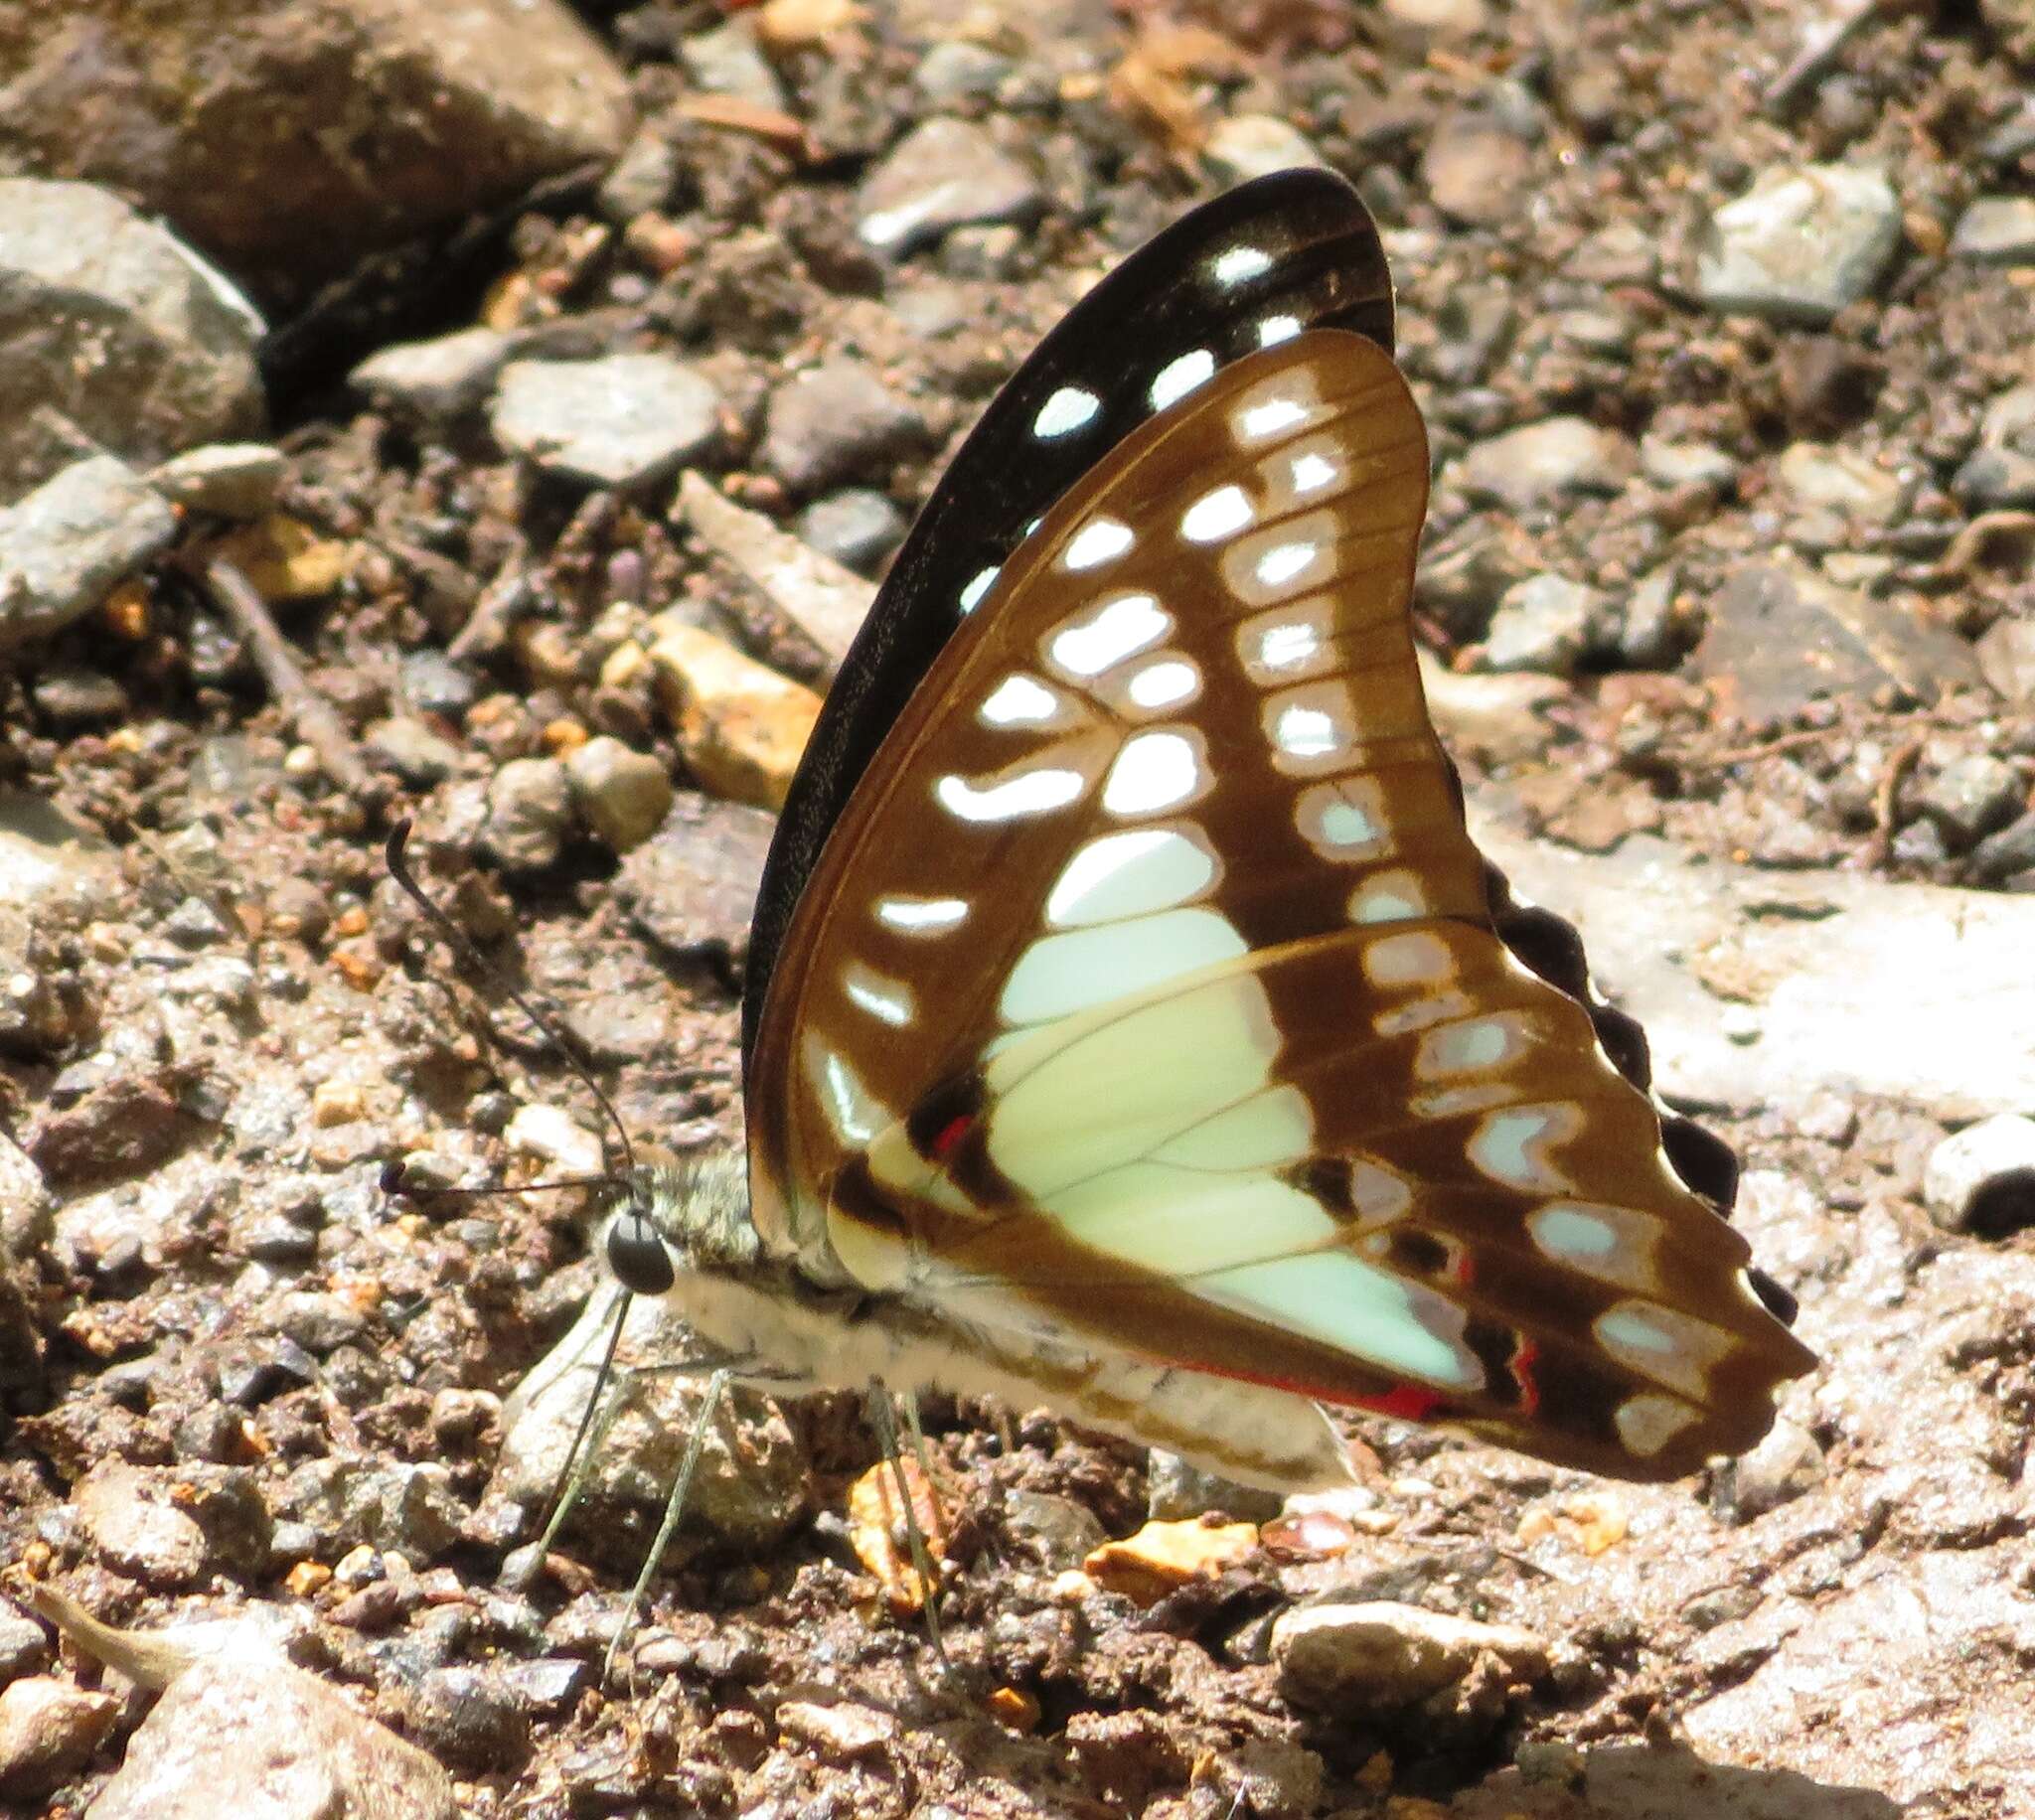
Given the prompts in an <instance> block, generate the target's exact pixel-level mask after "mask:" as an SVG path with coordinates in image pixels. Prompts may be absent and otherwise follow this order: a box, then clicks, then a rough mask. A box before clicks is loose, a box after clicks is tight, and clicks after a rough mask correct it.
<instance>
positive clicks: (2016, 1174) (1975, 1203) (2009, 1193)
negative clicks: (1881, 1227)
mask: <svg viewBox="0 0 2035 1820" xmlns="http://www.w3.org/2000/svg"><path fill="white" fill-rule="evenodd" d="M1922 1199H1923V1203H1924V1205H1926V1206H1927V1207H1928V1208H1929V1217H1930V1218H1931V1219H1933V1220H1934V1221H1935V1222H1936V1223H1937V1224H1938V1225H1939V1226H1941V1227H1942V1228H1943V1229H1944V1230H1945V1231H1946V1232H1968V1233H1973V1234H1975V1235H1976V1236H1977V1237H1979V1238H1982V1239H2002V1238H2005V1237H2007V1236H2008V1235H2009V1234H2011V1233H2016V1232H2022V1231H2025V1230H2026V1229H2027V1228H2028V1227H2030V1226H2035V1120H2030V1119H2025V1118H2022V1117H2021V1116H2020V1115H2019V1114H2017V1113H1999V1114H1996V1115H1995V1116H1994V1117H1992V1118H1990V1119H1985V1120H1981V1121H1980V1122H1979V1123H1978V1124H1976V1125H1968V1126H1966V1127H1965V1128H1964V1129H1963V1130H1962V1131H1961V1132H1958V1133H1957V1135H1956V1136H1955V1137H1946V1138H1945V1139H1944V1140H1943V1142H1941V1143H1940V1144H1938V1145H1937V1146H1936V1148H1935V1149H1934V1150H1932V1151H1931V1152H1930V1154H1929V1161H1928V1162H1927V1163H1926V1164H1925V1165H1924V1166H1923V1171H1922Z"/></svg>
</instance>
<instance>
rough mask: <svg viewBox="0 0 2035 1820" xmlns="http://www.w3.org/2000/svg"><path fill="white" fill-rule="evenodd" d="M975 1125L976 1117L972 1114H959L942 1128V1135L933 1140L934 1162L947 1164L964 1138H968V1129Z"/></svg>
mask: <svg viewBox="0 0 2035 1820" xmlns="http://www.w3.org/2000/svg"><path fill="white" fill-rule="evenodd" d="M974 1123H975V1117H974V1115H973V1114H971V1113H957V1114H956V1115H955V1116H954V1117H953V1118H951V1119H949V1120H948V1121H947V1123H946V1124H945V1125H944V1126H943V1127H942V1128H941V1130H940V1135H939V1136H938V1137H935V1138H934V1139H933V1144H932V1150H933V1156H932V1159H933V1161H934V1162H945V1161H946V1160H947V1158H948V1157H950V1156H952V1155H953V1154H954V1152H955V1150H956V1149H957V1148H958V1147H959V1146H960V1143H961V1140H962V1138H964V1137H967V1136H968V1128H969V1127H970V1126H972V1125H973V1124H974Z"/></svg>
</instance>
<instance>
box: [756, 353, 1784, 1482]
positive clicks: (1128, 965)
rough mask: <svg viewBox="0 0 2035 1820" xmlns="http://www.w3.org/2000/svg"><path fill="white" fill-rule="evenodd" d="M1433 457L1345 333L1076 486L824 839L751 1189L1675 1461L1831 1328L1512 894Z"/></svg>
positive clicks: (1050, 1320) (768, 1058) (1728, 1434)
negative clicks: (1516, 913) (1453, 722)
mask: <svg viewBox="0 0 2035 1820" xmlns="http://www.w3.org/2000/svg"><path fill="white" fill-rule="evenodd" d="M1426 483H1427V452H1426V442H1425V437H1424V434H1423V431H1422V428H1421V424H1420V419H1419V414H1418V412H1417V410H1416V409H1415V407H1414V405H1413V402H1412V399H1411V396H1410V394H1409V393H1408V392H1407V390H1406V387H1405V383H1404V381H1403V379H1401V378H1400V376H1399V375H1398V373H1397V371H1396V370H1395V369H1394V368H1393V366H1392V364H1391V362H1390V360H1389V358H1387V356H1386V355H1385V354H1384V353H1383V352H1382V351H1381V350H1380V349H1379V348H1378V347H1377V346H1376V345H1375V344H1374V343H1372V342H1370V341H1368V340H1366V339H1364V338H1361V337H1358V336H1354V335H1349V334H1345V333H1340V332H1336V331H1310V332H1308V333H1305V334H1303V335H1301V336H1299V337H1297V338H1295V339H1293V340H1291V341H1289V342H1286V343H1284V344H1282V345H1278V346H1275V347H1273V348H1271V349H1269V350H1265V351H1262V352H1259V353H1256V354H1252V355H1249V356H1247V357H1246V358H1244V359H1242V360H1239V361H1237V362H1235V363H1234V364H1232V365H1229V366H1226V367H1224V368H1222V369H1221V370H1220V371H1219V372H1217V373H1216V374H1215V375H1214V376H1213V377H1211V378H1209V379H1205V380H1204V381H1203V382H1202V383H1201V384H1200V385H1199V386H1198V388H1196V389H1195V390H1194V391H1193V393H1192V394H1191V396H1189V397H1187V398H1184V399H1182V400H1177V401H1174V402H1173V403H1172V405H1171V407H1170V408H1169V409H1167V410H1166V411H1165V412H1164V413H1162V415H1161V416H1160V417H1158V418H1157V419H1154V420H1152V421H1149V422H1147V423H1145V424H1143V425H1142V426H1141V427H1139V428H1136V429H1134V430H1133V431H1131V433H1130V434H1129V435H1128V436H1127V437H1125V438H1124V439H1123V440H1122V441H1121V442H1120V443H1119V444H1118V445H1117V447H1116V448H1115V450H1114V452H1113V453H1112V454H1111V455H1110V456H1109V457H1108V459H1107V460H1106V461H1104V462H1103V463H1102V464H1101V465H1100V466H1099V467H1097V468H1095V469H1093V470H1091V471H1090V472H1089V473H1088V474H1086V475H1085V476H1084V477H1083V478H1082V479H1080V480H1079V481H1078V482H1076V483H1075V485H1074V487H1073V489H1072V491H1071V492H1069V493H1068V494H1067V495H1066V497H1065V498H1064V499H1063V500H1062V501H1061V503H1060V505H1059V506H1058V507H1056V508H1055V509H1054V510H1053V511H1052V512H1051V513H1050V514H1049V515H1048V516H1047V518H1046V520H1045V522H1044V524H1043V525H1042V526H1041V527H1040V528H1039V530H1038V531H1037V532H1036V533H1035V534H1034V535H1033V536H1031V537H1030V538H1028V539H1026V541H1025V542H1024V543H1023V544H1022V546H1021V547H1020V548H1019V549H1018V550H1017V553H1016V554H1015V555H1014V556H1013V557H1011V558H1010V559H1009V561H1008V563H1007V564H1006V566H1005V569H1004V572H1003V573H1002V574H1001V575H1000V576H999V577H998V579H997V580H996V582H995V583H994V585H993V586H991V587H990V588H989V589H988V590H987V592H986V595H985V598H984V599H983V600H982V602H981V604H980V608H979V611H978V613H977V614H976V615H975V616H974V617H973V618H972V619H970V620H969V621H968V622H967V623H966V624H965V625H964V626H963V627H962V629H961V630H960V631H959V632H957V633H956V634H955V635H954V636H953V637H952V638H951V639H950V640H949V641H948V642H947V643H946V644H945V645H944V647H943V648H942V649H941V650H940V652H939V653H938V654H937V655H936V657H935V658H934V659H933V661H932V662H931V664H930V665H929V666H928V668H927V669H926V671H925V674H924V676H923V678H922V679H921V681H920V683H919V685H918V687H917V688H916V689H915V691H914V692H913V693H912V694H911V695H910V697H909V698H908V699H907V700H906V701H905V703H904V704H903V706H902V708H901V710H900V712H899V713H898V716H897V719H896V723H895V725H894V727H893V728H892V729H891V732H890V734H889V736H888V738H887V739H886V740H885V742H884V743H883V745H882V747H881V749H880V752H879V753H878V754H877V756H876V758H875V760H874V762H873V763H872V764H870V765H869V767H868V768H867V769H866V771H865V772H864V774H863V777H862V780H861V785H860V787H859V788H858V789H857V790H856V791H855V792H854V793H853V795H852V796H850V797H849V798H848V800H847V801H846V803H845V805H844V806H843V807H842V808H841V809H840V811H839V814H838V822H837V825H836V828H835V831H834V834H833V837H832V839H831V840H830V842H829V843H828V845H827V846H826V849H825V851H824V852H823V854H822V855H821V857H820V859H819V861H818V863H817V865H816V866H815V867H814V868H813V869H812V871H811V874H810V876H809V878H808V879H807V881H806V885H805V889H804V892H803V895H802V897H801V898H800V900H799V903H798V905H797V908H796V912H795V914H794V916H793V919H792V921H791V923H790V925H789V927H788V940H787V942H786V944H785V945H784V947H783V949H782V951H781V954H780V957H779V961H778V966H777V972H776V974H775V976H774V977H773V979H772V981H771V986H770V991H769V994H768V997H767V1000H766V1002H765V1003H764V1005H763V1012H762V1016H761V1020H760V1023H759V1025H758V1029H757V1040H756V1045H755V1048H754V1050H753V1052H752V1054H751V1056H750V1080H751V1099H750V1120H751V1143H752V1159H753V1160H752V1189H753V1199H754V1202H755V1210H756V1217H757V1220H758V1224H759V1228H760V1229H762V1230H763V1231H764V1232H765V1233H766V1235H773V1236H775V1237H777V1238H778V1239H779V1240H780V1242H785V1243H789V1244H790V1245H792V1246H794V1247H795V1248H796V1249H797V1250H798V1251H799V1253H800V1255H801V1257H802V1258H803V1259H804V1260H805V1261H806V1262H807V1264H808V1266H809V1267H810V1268H811V1269H813V1270H814V1272H815V1274H818V1275H821V1276H823V1277H825V1276H827V1275H829V1274H833V1275H835V1276H837V1277H844V1278H847V1279H850V1280H853V1281H856V1282H859V1283H861V1284H862V1285H864V1286H866V1287H868V1288H871V1289H883V1290H885V1291H887V1292H890V1293H893V1294H898V1295H902V1296H905V1297H908V1298H912V1299H914V1300H916V1301H918V1302H920V1303H922V1304H923V1305H925V1306H926V1307H928V1308H942V1309H946V1310H949V1311H950V1312H955V1313H957V1314H958V1313H962V1312H965V1314H966V1316H967V1318H969V1319H973V1320H978V1321H982V1322H997V1321H1002V1322H1004V1323H1006V1324H1008V1325H1012V1326H1015V1327H1017V1328H1018V1329H1020V1330H1021V1329H1022V1328H1023V1327H1024V1326H1025V1325H1026V1324H1027V1323H1028V1324H1030V1325H1032V1326H1034V1327H1038V1328H1041V1329H1042V1330H1049V1331H1053V1332H1055V1333H1061V1334H1071V1335H1073V1336H1075V1337H1076V1338H1077V1339H1078V1338H1079V1337H1080V1336H1082V1335H1086V1336H1088V1337H1089V1338H1090V1339H1091V1340H1092V1341H1093V1343H1094V1344H1095V1346H1096V1347H1097V1348H1098V1349H1099V1350H1100V1351H1103V1352H1106V1353H1110V1354H1115V1355H1131V1356H1135V1355H1137V1354H1139V1353H1141V1352H1144V1353H1147V1354H1152V1355H1155V1356H1159V1357H1162V1358H1164V1359H1166V1360H1168V1361H1170V1362H1171V1363H1173V1364H1175V1365H1178V1366H1182V1367H1185V1368H1187V1369H1188V1370H1191V1371H1197V1372H1203V1373H1208V1374H1212V1375H1213V1376H1215V1377H1217V1378H1225V1379H1231V1380H1236V1381H1238V1382H1249V1383H1253V1384H1258V1385H1265V1386H1272V1387H1275V1388H1277V1389H1280V1390H1285V1391H1291V1392H1298V1393H1301V1394H1303V1395H1306V1396H1310V1397H1317V1398H1322V1399H1325V1400H1328V1401H1331V1402H1338V1403H1344V1404H1350V1405H1355V1406H1359V1407H1364V1408H1369V1409H1374V1410H1381V1411H1385V1412H1388V1413H1392V1414H1398V1415H1404V1416H1409V1417H1415V1418H1419V1419H1424V1420H1429V1421H1439V1422H1447V1423H1451V1424H1454V1425H1456V1426H1459V1427H1465V1428H1469V1429H1473V1430H1476V1431H1478V1432H1481V1433H1485V1434H1487V1435H1490V1436H1492V1437H1494V1438H1497V1439H1501V1440H1503V1441H1507V1442H1508V1443H1509V1444H1512V1445H1515V1446H1519V1447H1522V1448H1524V1449H1525V1450H1528V1451H1531V1452H1536V1453H1539V1454H1542V1455H1543V1456H1546V1457H1549V1458H1553V1459H1557V1460H1562V1461H1565V1462H1570V1463H1575V1464H1581V1465H1588V1466H1593V1467H1597V1468H1599V1469H1605V1470H1612V1471H1619V1472H1623V1473H1626V1474H1628V1475H1632V1476H1665V1475H1668V1474H1672V1473H1677V1472H1681V1471H1685V1470H1687V1469H1689V1467H1690V1466H1691V1465H1692V1464H1693V1463H1695V1462H1696V1461H1698V1460H1700V1459H1701V1458H1702V1457H1704V1456H1705V1455H1706V1454H1708V1453H1712V1452H1718V1451H1730V1450H1734V1449H1736V1448H1738V1447H1742V1446H1744V1445H1747V1444H1750V1442H1751V1441H1752V1440H1754V1439H1756V1438H1757V1436H1758V1434H1759V1433H1761V1432H1763V1431H1764V1429H1765V1427H1766V1425H1767V1423H1768V1422H1769V1421H1770V1420H1771V1415H1772V1397H1773V1392H1774V1389H1775V1387H1776V1386H1777V1384H1778V1383H1779V1382H1780V1381H1781V1380H1782V1379H1783V1378H1785V1377H1787V1376H1790V1375H1793V1374H1794V1373H1796V1372H1798V1371H1800V1369H1802V1368H1803V1366H1804V1364H1805V1362H1806V1358H1807V1355H1806V1353H1805V1352H1804V1351H1803V1350H1802V1349H1801V1348H1800V1346H1799V1345H1798V1344H1797V1343H1796V1342H1795V1341H1794V1340H1793V1339H1792V1338H1791V1337H1790V1336H1789V1335H1788V1334H1787V1332H1786V1330H1785V1329H1784V1328H1783V1327H1782V1326H1781V1325H1780V1324H1779V1323H1778V1322H1777V1321H1775V1320H1774V1318H1773V1317H1772V1316H1771V1315H1770V1314H1769V1313H1768V1312H1767V1311H1766V1309H1765V1308H1764V1307H1763V1306H1762V1305H1761V1304H1760V1302H1759V1300H1758V1298H1757V1297H1756V1296H1755V1295H1754V1294H1753V1293H1752V1292H1751V1289H1749V1287H1748V1285H1747V1283H1746V1280H1745V1276H1744V1269H1745V1265H1746V1247H1745V1245H1744V1242H1743V1241H1742V1240H1741V1239H1740V1238H1739V1237H1738V1235H1737V1234H1735V1233H1734V1232H1733V1231H1732V1230H1731V1228H1730V1227H1729V1226H1728V1225H1726V1224H1725V1223H1724V1221H1722V1220H1721V1219H1719V1218H1718V1217H1717V1215H1716V1213H1715V1212H1714V1211H1713V1210H1712V1208H1711V1207H1710V1206H1708V1205H1707V1204H1706V1203H1705V1202H1704V1201H1703V1200H1701V1199H1699V1198H1698V1197H1697V1196H1696V1195H1695V1194H1693V1193H1691V1192H1690V1190H1689V1188H1688V1187H1687V1186H1686V1185H1685V1184H1684V1181H1683V1179H1682V1178H1681V1177H1680V1176H1679V1175H1677V1174H1676V1172H1675V1171H1674V1169H1673V1168H1672V1167H1670V1166H1669V1164H1668V1163H1667V1161H1666V1160H1665V1158H1664V1157H1663V1156H1662V1155H1661V1153H1660V1138H1661V1128H1660V1124H1659V1121H1658V1118H1657V1116H1656V1115H1655V1112H1654V1109H1653V1107H1652V1105H1651V1103H1650V1102H1649V1100H1648V1099H1647V1098H1646V1096H1645V1095H1644V1093H1643V1092H1642V1091H1641V1090H1640V1088H1639V1087H1638V1086H1636V1085H1635V1084H1634V1082H1633V1081H1631V1080H1629V1079H1628V1078H1627V1077H1626V1076H1625V1075H1623V1074H1621V1073H1620V1072H1619V1070H1618V1069H1617V1068H1616V1067H1614V1066H1613V1065H1612V1062H1611V1060H1610V1058H1609V1057H1608V1056H1606V1054H1605V1053H1604V1051H1603V1048H1602V1047H1601V1045H1600V1043H1599V1041H1598V1037H1597V1029H1596V1026H1595V1025H1594V1024H1593V1021H1592V1018H1591V1015H1590V1013H1589V1012H1588V1011H1587V1010H1586V1008H1585V1006H1584V1005H1583V1004H1582V1003H1581V1002H1579V1000H1578V998H1577V997H1575V996H1572V995H1571V994H1569V993H1567V992H1564V991H1562V990H1559V989H1557V987H1556V986H1552V985H1549V984H1547V983H1546V982H1545V981H1543V980H1541V979H1540V978H1539V977H1538V976H1537V975H1535V974H1534V973H1532V972H1531V971H1529V970H1528V969H1527V968H1525V967H1522V966H1521V965H1520V964H1519V962H1518V960H1517V959H1516V958H1515V957H1514V955H1513V953H1512V951H1511V949H1509V948H1508V947H1507V945H1506V943H1505V941H1504V940H1503V939H1501V936H1500V934H1499V931H1498V930H1497V928H1496V927H1494V925H1493V922H1492V897H1491V894H1490V889H1489V886H1488V883H1487V868H1486V867H1485V865H1484V862H1483V861H1482V859H1481V858H1480V856H1479V855H1478V853H1477V851H1476V849H1475V847H1474V845H1473V844H1472V843H1471V841H1470V839H1469V836H1468V834H1467V832H1466V831H1465V828H1464V824H1463V817H1462V811H1461V805H1460V796H1459V793H1458V791H1457V789H1456V787H1455V783H1454V778H1453V773H1452V772H1451V771H1450V769H1449V766H1448V761H1447V760H1446V758H1445V757H1444V756H1443V754H1442V751H1441V748H1440V746H1439V743H1438V741H1437V740H1436V738H1435V735H1434V733H1433V729H1432V726H1431V723H1430V721H1429V719H1428V715H1427V711H1426V707H1425V703H1424V700H1423V698H1422V694H1421V688H1420V682H1419V675H1418V671H1417V668H1416V666H1415V662H1414V655H1413V646H1412V639H1411V633H1410V627H1409V621H1408V614H1407V607H1408V601H1409V596H1410V590H1411V579H1412V570H1413V559H1414V553H1415V548H1416V545H1417V541H1418V535H1419V529H1420V523H1421V516H1422V512H1423V509H1424V505H1425V494H1426ZM759 1082H761V1083H764V1084H767V1087H768V1090H769V1091H768V1093H767V1094H765V1095H762V1096H759V1095H758V1093H757V1084H758V1083H759Z"/></svg>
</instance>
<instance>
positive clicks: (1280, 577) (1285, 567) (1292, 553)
mask: <svg viewBox="0 0 2035 1820" xmlns="http://www.w3.org/2000/svg"><path fill="white" fill-rule="evenodd" d="M1321 553H1322V546H1321V545H1320V544H1319V543H1316V542H1313V541H1312V540H1310V541H1306V542H1298V543H1275V544H1274V545H1273V546H1272V547H1271V548H1270V549H1268V550H1267V551H1266V552H1265V553H1264V554H1263V555H1262V556H1260V557H1259V558H1258V562H1257V576H1258V580H1259V581H1260V582H1261V583H1262V584H1263V585H1264V586H1266V587H1268V588H1281V587H1284V586H1285V585H1286V584H1287V583H1288V582H1289V581H1292V580H1293V579H1294V578H1295V577H1296V576H1299V575H1304V574H1305V573H1306V572H1307V571H1308V569H1309V568H1310V567H1312V566H1313V564H1314V562H1315V559H1316V558H1317V557H1318V556H1320V555H1321Z"/></svg>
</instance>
